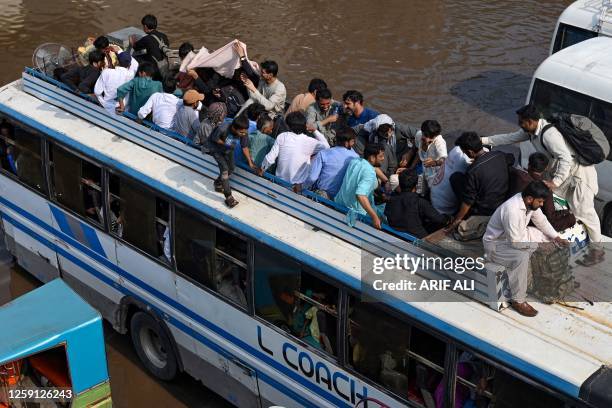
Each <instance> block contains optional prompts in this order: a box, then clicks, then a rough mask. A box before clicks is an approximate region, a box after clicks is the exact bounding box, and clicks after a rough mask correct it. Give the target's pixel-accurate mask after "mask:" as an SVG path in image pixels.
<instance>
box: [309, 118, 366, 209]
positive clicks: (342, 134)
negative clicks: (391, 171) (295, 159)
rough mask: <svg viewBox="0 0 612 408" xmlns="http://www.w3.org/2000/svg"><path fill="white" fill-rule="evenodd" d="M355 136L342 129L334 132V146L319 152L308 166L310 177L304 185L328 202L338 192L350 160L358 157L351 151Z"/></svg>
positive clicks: (350, 131)
mask: <svg viewBox="0 0 612 408" xmlns="http://www.w3.org/2000/svg"><path fill="white" fill-rule="evenodd" d="M355 138H356V134H355V131H354V130H353V129H352V128H349V127H344V128H341V129H338V131H337V132H336V146H334V147H332V148H330V149H324V150H321V151H320V152H319V153H317V154H316V156H315V157H314V159H313V160H312V163H311V165H310V175H309V176H308V179H307V180H306V182H305V183H304V185H305V186H306V187H307V188H309V189H312V190H313V191H315V192H316V193H317V194H319V195H320V196H322V197H325V198H327V199H328V200H333V199H334V197H336V194H337V193H338V190H340V186H341V185H342V180H343V179H344V174H345V173H346V169H347V168H348V165H349V163H350V161H351V160H353V159H355V158H358V157H359V156H358V155H357V153H356V152H355V150H353V146H354V145H355Z"/></svg>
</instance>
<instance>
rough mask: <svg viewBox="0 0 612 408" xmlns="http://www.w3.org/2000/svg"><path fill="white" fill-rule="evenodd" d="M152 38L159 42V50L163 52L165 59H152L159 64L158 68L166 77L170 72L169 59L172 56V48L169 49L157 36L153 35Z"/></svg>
mask: <svg viewBox="0 0 612 408" xmlns="http://www.w3.org/2000/svg"><path fill="white" fill-rule="evenodd" d="M151 37H153V38H155V40H156V41H157V45H158V46H159V50H160V51H161V53H162V55H163V57H162V59H161V60H158V59H157V58H155V57H154V56H153V55H151V58H153V60H154V61H155V63H156V64H157V68H159V71H160V72H161V73H162V74H163V75H165V74H166V73H167V71H168V67H169V65H170V64H169V62H168V57H169V56H170V51H171V50H170V47H168V45H166V43H165V42H163V41H162V39H161V38H159V37H158V36H156V35H155V34H151Z"/></svg>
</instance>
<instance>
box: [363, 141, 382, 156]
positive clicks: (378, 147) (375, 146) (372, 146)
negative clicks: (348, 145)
mask: <svg viewBox="0 0 612 408" xmlns="http://www.w3.org/2000/svg"><path fill="white" fill-rule="evenodd" d="M384 151H385V146H383V145H382V144H381V143H368V144H367V145H366V147H365V149H363V158H364V159H366V160H367V159H368V157H371V156H377V155H378V153H380V152H384Z"/></svg>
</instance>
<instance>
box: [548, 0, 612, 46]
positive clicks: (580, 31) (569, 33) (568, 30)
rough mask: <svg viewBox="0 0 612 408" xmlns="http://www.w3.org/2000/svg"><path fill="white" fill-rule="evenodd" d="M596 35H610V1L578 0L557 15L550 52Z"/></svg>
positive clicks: (611, 16) (611, 32) (611, 12)
mask: <svg viewBox="0 0 612 408" xmlns="http://www.w3.org/2000/svg"><path fill="white" fill-rule="evenodd" d="M597 36H605V37H610V36H612V2H610V1H609V0H578V1H576V2H574V3H572V4H571V5H570V6H569V7H568V8H566V9H565V10H564V11H563V13H561V16H559V19H558V20H557V25H556V27H555V33H554V35H553V39H552V43H551V44H550V53H551V54H554V53H555V52H557V51H560V50H562V49H564V48H567V47H569V46H572V45H574V44H578V43H579V42H582V41H585V40H588V39H590V38H594V37H597Z"/></svg>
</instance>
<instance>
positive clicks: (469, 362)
mask: <svg viewBox="0 0 612 408" xmlns="http://www.w3.org/2000/svg"><path fill="white" fill-rule="evenodd" d="M455 381H456V383H455V407H463V406H475V407H481V406H482V407H488V406H491V405H495V407H496V408H498V407H500V408H512V407H550V408H564V407H566V406H571V405H566V404H565V403H564V402H563V401H562V400H560V399H558V398H556V397H555V396H553V395H552V394H550V393H548V392H546V391H545V390H544V389H542V388H539V387H536V386H534V385H531V384H529V383H527V382H525V381H523V380H521V379H520V378H518V377H516V376H514V375H512V374H510V373H508V372H506V371H505V370H503V369H500V368H495V367H493V366H491V365H490V364H488V363H486V362H485V361H483V360H482V359H480V358H478V357H476V356H474V355H473V354H472V353H470V352H467V351H462V350H457V376H456V379H455ZM435 399H436V406H442V405H439V403H443V401H444V384H443V383H442V382H441V383H440V384H439V385H438V388H437V389H436V394H435Z"/></svg>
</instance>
